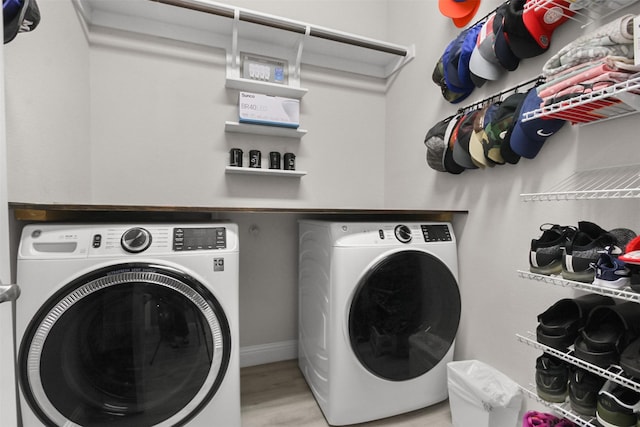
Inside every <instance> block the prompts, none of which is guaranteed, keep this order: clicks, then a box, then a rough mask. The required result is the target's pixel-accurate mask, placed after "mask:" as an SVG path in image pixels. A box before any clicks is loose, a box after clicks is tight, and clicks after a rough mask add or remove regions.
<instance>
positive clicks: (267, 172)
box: [226, 166, 307, 178]
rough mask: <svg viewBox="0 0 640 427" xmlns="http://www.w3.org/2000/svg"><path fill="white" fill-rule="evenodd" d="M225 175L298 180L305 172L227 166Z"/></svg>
mask: <svg viewBox="0 0 640 427" xmlns="http://www.w3.org/2000/svg"><path fill="white" fill-rule="evenodd" d="M226 173H228V174H241V175H263V176H284V177H289V178H300V177H302V176H304V175H306V174H307V172H305V171H298V170H293V171H291V170H284V169H265V168H244V167H237V166H227V168H226Z"/></svg>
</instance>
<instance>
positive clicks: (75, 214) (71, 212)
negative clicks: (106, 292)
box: [9, 202, 467, 222]
mask: <svg viewBox="0 0 640 427" xmlns="http://www.w3.org/2000/svg"><path fill="white" fill-rule="evenodd" d="M9 208H10V209H11V211H12V212H13V216H14V218H15V219H16V220H18V221H27V222H36V221H75V220H85V221H95V220H96V219H98V220H99V221H101V222H105V221H112V220H119V219H122V220H127V221H137V220H139V218H144V219H147V220H148V219H149V218H151V219H153V220H155V219H159V220H165V219H166V218H167V217H170V218H175V217H178V218H185V219H189V218H192V219H196V220H202V219H203V218H210V215H211V214H212V213H216V214H217V213H224V214H229V213H284V214H302V215H310V216H313V217H317V216H321V217H340V218H344V217H345V216H349V217H350V218H351V217H352V218H363V219H368V218H385V217H388V216H393V219H394V220H395V221H402V220H420V221H448V222H450V221H452V220H453V216H454V215H455V214H466V213H467V211H439V210H424V209H415V210H411V209H356V208H350V209H346V208H345V209H338V208H272V207H251V208H249V207H231V206H160V205H104V204H55V203H26V202H9Z"/></svg>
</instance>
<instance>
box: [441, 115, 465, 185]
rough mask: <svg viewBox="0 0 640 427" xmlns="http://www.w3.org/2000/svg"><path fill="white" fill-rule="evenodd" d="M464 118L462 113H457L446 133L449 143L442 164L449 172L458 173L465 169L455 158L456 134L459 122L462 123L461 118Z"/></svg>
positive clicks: (447, 142) (445, 138)
mask: <svg viewBox="0 0 640 427" xmlns="http://www.w3.org/2000/svg"><path fill="white" fill-rule="evenodd" d="M461 118H462V115H461V114H458V115H456V116H455V117H454V118H452V119H451V121H450V122H449V124H448V125H447V130H446V132H445V134H444V141H445V143H446V144H447V145H446V147H445V151H444V157H443V158H442V164H443V165H444V168H445V169H446V170H447V172H449V173H452V174H455V175H458V174H461V173H462V172H464V171H465V168H463V167H462V166H460V165H459V164H457V163H456V162H455V161H454V160H453V147H454V145H455V142H456V134H457V127H458V123H460V119H461Z"/></svg>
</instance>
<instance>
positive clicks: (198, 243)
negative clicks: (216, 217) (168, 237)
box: [173, 227, 227, 251]
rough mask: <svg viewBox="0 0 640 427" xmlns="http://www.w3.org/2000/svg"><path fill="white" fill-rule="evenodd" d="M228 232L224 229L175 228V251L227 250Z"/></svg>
mask: <svg viewBox="0 0 640 427" xmlns="http://www.w3.org/2000/svg"><path fill="white" fill-rule="evenodd" d="M226 247H227V230H226V229H225V228H224V227H199V228H186V227H181V228H174V229H173V250H174V251H197V250H205V249H225V248H226Z"/></svg>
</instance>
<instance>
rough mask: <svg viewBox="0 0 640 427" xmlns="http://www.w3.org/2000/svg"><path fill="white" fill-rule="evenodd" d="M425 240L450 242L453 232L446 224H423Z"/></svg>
mask: <svg viewBox="0 0 640 427" xmlns="http://www.w3.org/2000/svg"><path fill="white" fill-rule="evenodd" d="M420 228H421V229H422V236H423V237H424V241H425V242H450V241H451V232H450V231H449V227H448V226H447V225H445V224H431V225H421V226H420Z"/></svg>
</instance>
